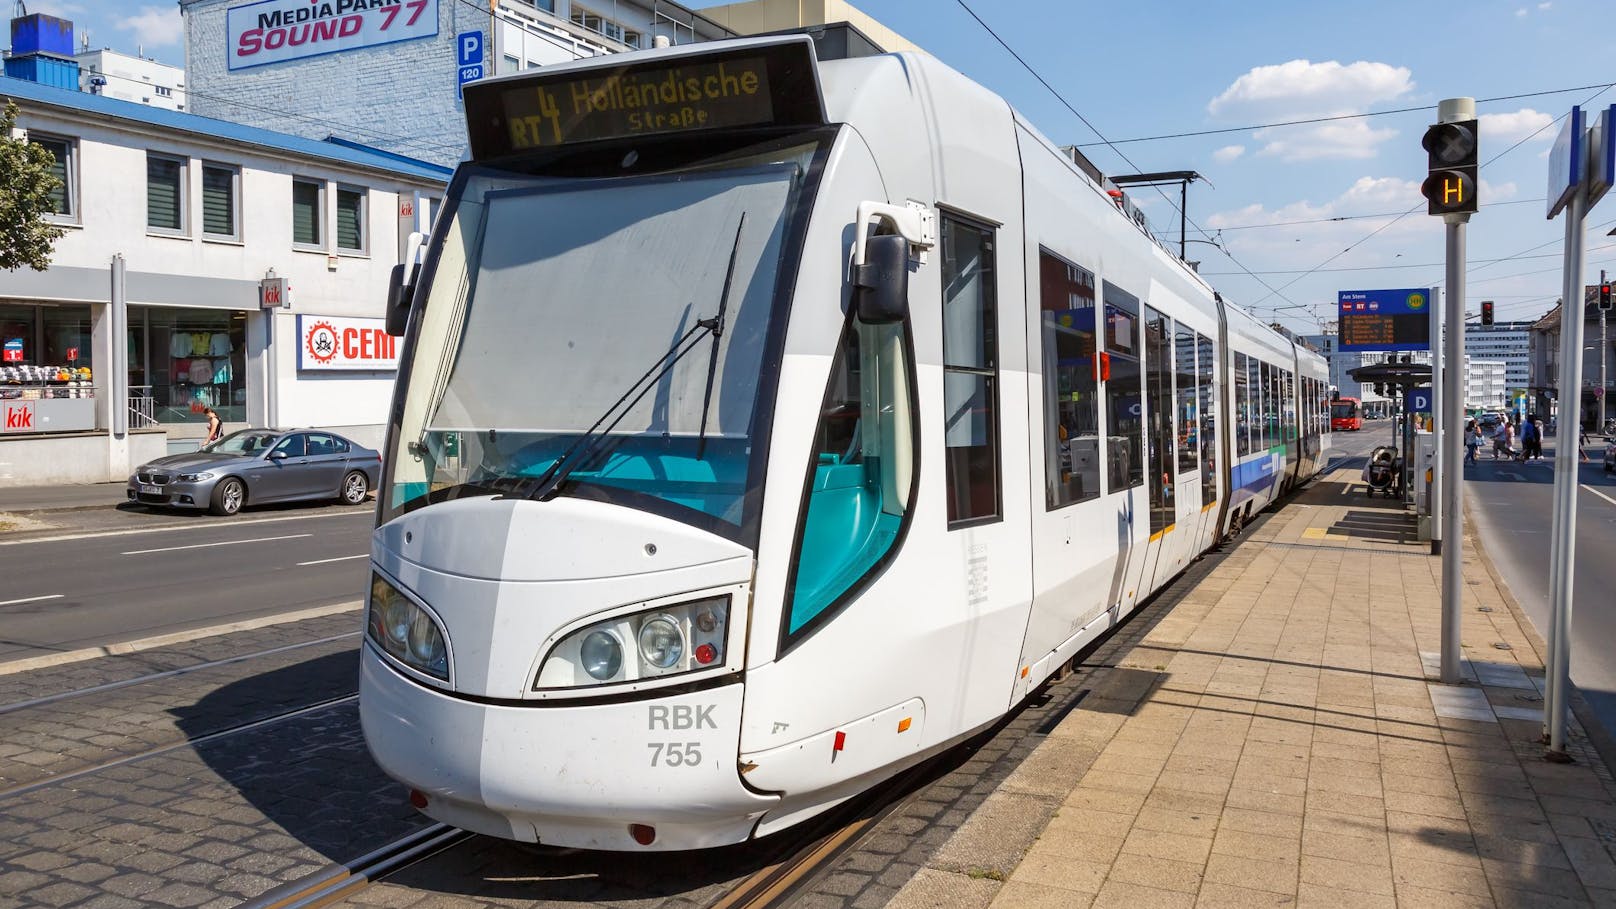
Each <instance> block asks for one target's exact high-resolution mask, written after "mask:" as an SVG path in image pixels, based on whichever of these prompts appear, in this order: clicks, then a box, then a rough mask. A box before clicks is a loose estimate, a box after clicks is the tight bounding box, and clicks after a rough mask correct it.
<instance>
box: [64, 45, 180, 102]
mask: <svg viewBox="0 0 1616 909" xmlns="http://www.w3.org/2000/svg"><path fill="white" fill-rule="evenodd" d="M73 59H74V60H77V61H78V62H79V91H84V92H89V93H91V94H95V95H103V96H105V97H108V98H117V99H118V100H120V101H133V102H135V103H136V104H149V105H151V106H152V107H161V108H164V109H166V110H185V70H183V69H180V68H179V67H177V66H169V65H168V64H167V63H158V62H157V61H156V60H151V59H148V58H146V57H133V56H130V55H129V54H120V53H118V52H117V51H115V50H110V49H107V48H102V49H101V50H90V49H89V48H88V47H86V48H85V49H84V50H83V51H81V52H80V53H77V54H74V55H73Z"/></svg>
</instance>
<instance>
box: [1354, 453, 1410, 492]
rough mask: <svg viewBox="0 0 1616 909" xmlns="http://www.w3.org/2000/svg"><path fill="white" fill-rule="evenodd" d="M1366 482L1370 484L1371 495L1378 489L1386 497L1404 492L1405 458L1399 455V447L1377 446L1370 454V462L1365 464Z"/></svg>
mask: <svg viewBox="0 0 1616 909" xmlns="http://www.w3.org/2000/svg"><path fill="white" fill-rule="evenodd" d="M1363 476H1364V482H1365V483H1367V484H1369V495H1370V496H1371V497H1373V496H1374V494H1375V493H1376V492H1377V491H1378V492H1380V493H1381V494H1382V495H1384V496H1385V497H1386V498H1388V499H1389V498H1391V497H1392V496H1393V495H1394V494H1396V495H1401V494H1402V489H1401V487H1402V478H1403V459H1402V458H1400V457H1398V456H1397V449H1396V448H1394V447H1392V446H1390V445H1379V446H1376V448H1375V450H1374V451H1373V452H1370V454H1369V463H1368V464H1367V465H1365V466H1364V474H1363Z"/></svg>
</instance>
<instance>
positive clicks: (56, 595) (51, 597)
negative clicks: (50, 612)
mask: <svg viewBox="0 0 1616 909" xmlns="http://www.w3.org/2000/svg"><path fill="white" fill-rule="evenodd" d="M65 596H67V594H65V593H50V594H46V595H45V596H42V597H23V598H22V599H20V600H0V606H15V605H17V604H18V603H37V602H39V601H40V600H60V599H61V598H62V597H65Z"/></svg>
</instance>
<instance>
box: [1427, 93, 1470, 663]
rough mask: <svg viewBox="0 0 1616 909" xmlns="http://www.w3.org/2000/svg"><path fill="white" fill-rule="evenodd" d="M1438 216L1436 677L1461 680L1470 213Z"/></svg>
mask: <svg viewBox="0 0 1616 909" xmlns="http://www.w3.org/2000/svg"><path fill="white" fill-rule="evenodd" d="M1475 116H1476V102H1475V99H1473V98H1448V99H1446V100H1444V101H1442V103H1441V104H1439V105H1437V121H1438V122H1440V123H1452V122H1455V121H1459V120H1469V119H1472V118H1474V117H1475ZM1442 220H1443V221H1444V222H1445V223H1446V226H1447V231H1446V233H1447V277H1446V279H1445V283H1446V286H1447V289H1448V307H1447V323H1448V324H1447V332H1446V336H1445V337H1444V338H1443V342H1444V343H1445V344H1446V351H1445V353H1444V355H1443V358H1442V359H1443V360H1444V365H1445V366H1446V368H1445V369H1444V370H1443V372H1442V398H1443V438H1442V449H1441V451H1442V457H1441V459H1440V463H1441V471H1440V472H1441V473H1442V474H1443V477H1444V479H1443V481H1442V536H1443V538H1444V539H1451V540H1452V541H1453V545H1451V546H1444V547H1442V683H1443V684H1445V685H1457V684H1459V683H1460V682H1461V681H1463V678H1462V676H1461V674H1460V671H1459V646H1460V641H1459V624H1460V616H1461V612H1460V608H1461V604H1462V603H1463V595H1464V581H1463V578H1462V576H1461V572H1463V570H1464V560H1463V558H1462V555H1463V552H1464V466H1463V458H1464V384H1463V381H1464V332H1465V321H1464V316H1465V227H1466V226H1467V224H1466V222H1468V221H1469V220H1470V216H1469V215H1468V214H1452V215H1444V216H1443V217H1442ZM1432 340H1433V346H1435V339H1432ZM1433 384H1434V383H1433Z"/></svg>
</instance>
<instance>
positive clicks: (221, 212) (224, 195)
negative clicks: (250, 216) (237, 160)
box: [202, 164, 241, 240]
mask: <svg viewBox="0 0 1616 909" xmlns="http://www.w3.org/2000/svg"><path fill="white" fill-rule="evenodd" d="M240 199H241V170H240V168H236V167H231V166H229V165H225V164H203V165H202V235H203V236H204V237H211V238H213V239H222V240H236V239H240V236H241V234H240V231H239V225H240V223H241V219H240V218H239V217H238V212H239V210H240V209H239V205H240Z"/></svg>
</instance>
